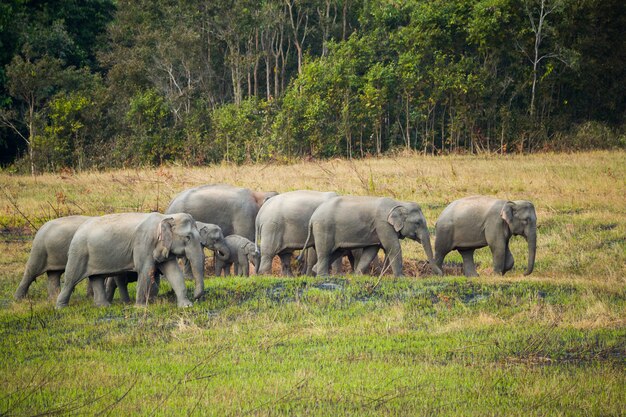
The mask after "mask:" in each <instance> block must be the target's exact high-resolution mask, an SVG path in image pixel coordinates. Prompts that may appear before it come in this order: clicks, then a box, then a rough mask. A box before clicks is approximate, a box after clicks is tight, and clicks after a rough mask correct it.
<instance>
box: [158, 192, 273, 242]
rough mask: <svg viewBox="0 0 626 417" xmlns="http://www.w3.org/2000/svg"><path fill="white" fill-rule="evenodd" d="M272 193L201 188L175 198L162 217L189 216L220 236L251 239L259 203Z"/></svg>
mask: <svg viewBox="0 0 626 417" xmlns="http://www.w3.org/2000/svg"><path fill="white" fill-rule="evenodd" d="M275 195H277V193H276V192H273V191H272V192H260V191H252V190H249V189H247V188H239V187H233V186H231V185H225V184H212V185H203V186H200V187H195V188H190V189H188V190H185V191H183V192H181V193H180V194H178V195H177V196H176V197H174V199H173V200H172V201H171V202H170V204H169V206H168V208H167V210H165V213H166V214H168V213H189V214H191V215H192V216H193V218H194V219H196V220H197V221H200V222H204V223H211V224H216V225H218V226H219V227H220V228H221V229H222V233H223V234H224V236H228V235H240V236H243V237H245V238H247V239H249V240H253V239H254V220H255V219H256V215H257V213H258V211H259V208H260V207H261V206H262V205H263V203H264V202H265V201H266V200H267V199H269V198H271V197H273V196H275Z"/></svg>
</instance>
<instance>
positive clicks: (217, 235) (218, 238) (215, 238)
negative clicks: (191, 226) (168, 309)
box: [105, 222, 230, 303]
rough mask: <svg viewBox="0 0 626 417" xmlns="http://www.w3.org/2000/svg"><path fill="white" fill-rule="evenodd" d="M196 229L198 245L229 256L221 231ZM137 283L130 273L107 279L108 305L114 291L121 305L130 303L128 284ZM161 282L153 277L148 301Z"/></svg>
mask: <svg viewBox="0 0 626 417" xmlns="http://www.w3.org/2000/svg"><path fill="white" fill-rule="evenodd" d="M196 227H197V228H198V232H199V233H200V243H201V244H202V247H203V248H207V249H210V250H212V251H215V252H216V253H219V254H221V255H222V256H227V257H228V256H230V248H229V247H228V245H227V244H226V241H225V239H224V235H223V234H222V229H220V227H219V226H217V225H215V224H208V223H202V222H196ZM135 281H137V274H136V273H133V272H130V273H128V274H126V275H117V276H115V277H112V278H107V280H106V282H105V292H106V299H107V301H108V302H109V303H110V302H112V301H113V296H114V295H115V289H116V288H119V290H120V300H121V301H122V302H123V303H130V296H129V295H128V283H130V282H135ZM160 281H161V277H160V274H156V275H155V279H154V285H152V286H151V288H150V290H149V295H148V300H153V299H154V298H155V297H156V296H157V294H158V293H159V284H160Z"/></svg>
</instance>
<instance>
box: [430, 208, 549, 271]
mask: <svg viewBox="0 0 626 417" xmlns="http://www.w3.org/2000/svg"><path fill="white" fill-rule="evenodd" d="M515 235H519V236H523V237H525V238H526V240H527V241H528V265H527V267H526V271H525V272H524V275H529V274H530V273H532V271H533V268H534V265H535V254H536V250H537V214H536V213H535V207H534V206H533V204H532V203H531V202H530V201H526V200H518V201H507V200H499V199H496V198H492V197H485V196H473V197H467V198H462V199H460V200H456V201H453V202H452V203H450V205H448V207H446V208H445V209H444V210H443V212H442V213H441V215H440V216H439V219H437V224H436V226H435V263H436V264H437V266H438V267H439V268H441V267H442V265H443V259H444V258H445V257H446V255H447V254H448V253H449V252H451V251H453V250H458V251H459V253H460V254H461V256H462V257H463V273H464V275H465V276H468V277H471V276H478V273H477V272H476V266H475V265H474V251H475V250H476V249H479V248H483V247H485V246H489V249H491V253H492V255H493V270H494V272H495V273H496V274H502V275H504V274H505V273H506V272H507V271H510V270H511V269H513V265H514V260H513V255H512V254H511V251H510V250H509V240H510V239H511V236H515Z"/></svg>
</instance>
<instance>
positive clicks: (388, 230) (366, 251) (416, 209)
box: [305, 196, 442, 276]
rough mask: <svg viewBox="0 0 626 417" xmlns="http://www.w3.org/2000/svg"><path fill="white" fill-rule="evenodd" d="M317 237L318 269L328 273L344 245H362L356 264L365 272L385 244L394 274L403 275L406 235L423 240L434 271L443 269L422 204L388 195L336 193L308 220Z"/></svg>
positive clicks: (351, 247)
mask: <svg viewBox="0 0 626 417" xmlns="http://www.w3.org/2000/svg"><path fill="white" fill-rule="evenodd" d="M311 234H312V236H313V237H314V239H315V251H316V252H317V258H318V259H317V266H316V269H317V273H318V274H319V275H328V273H329V267H330V264H331V263H332V261H333V260H334V258H335V257H337V256H340V255H341V254H343V253H344V250H345V249H357V248H362V249H363V253H362V255H361V258H360V259H359V262H358V264H357V266H356V268H355V272H356V273H363V272H364V270H365V268H366V267H367V266H368V265H369V264H370V263H371V262H372V260H373V259H374V257H375V256H376V255H377V253H378V250H379V249H380V248H382V249H383V250H384V251H385V254H386V257H387V259H388V260H389V263H390V264H391V269H392V271H393V274H394V275H395V276H401V275H402V249H401V247H400V239H404V238H406V237H408V238H410V239H413V240H415V241H417V242H419V243H421V244H422V245H423V247H424V251H425V252H426V256H427V257H428V261H429V262H430V264H431V266H432V268H433V271H434V272H435V273H437V274H439V275H441V274H442V272H441V270H440V269H439V268H438V267H437V266H436V265H435V264H434V262H433V253H432V249H431V246H430V234H429V233H428V225H427V223H426V218H425V217H424V214H423V213H422V210H421V208H420V206H419V205H417V204H416V203H412V202H402V201H396V200H394V199H391V198H387V197H356V196H340V197H334V198H332V199H330V200H328V201H326V202H324V203H322V204H320V206H319V207H318V208H317V209H316V210H315V212H314V213H313V215H312V216H311V220H310V221H309V237H307V243H306V244H305V247H307V246H308V245H310V235H311Z"/></svg>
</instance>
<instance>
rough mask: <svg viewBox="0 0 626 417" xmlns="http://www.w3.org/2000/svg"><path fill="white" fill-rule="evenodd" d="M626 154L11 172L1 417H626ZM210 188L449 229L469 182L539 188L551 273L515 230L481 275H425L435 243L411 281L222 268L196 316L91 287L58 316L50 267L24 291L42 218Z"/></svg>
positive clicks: (3, 261)
mask: <svg viewBox="0 0 626 417" xmlns="http://www.w3.org/2000/svg"><path fill="white" fill-rule="evenodd" d="M625 162H626V154H625V153H623V152H622V153H620V152H618V153H608V152H596V153H585V154H572V155H558V154H557V155H549V154H548V155H532V156H529V157H509V158H497V157H470V156H458V157H445V158H439V159H436V158H430V157H419V156H406V157H398V158H388V159H379V160H365V161H361V162H356V163H349V162H346V161H338V160H335V161H327V162H322V163H308V164H300V165H298V166H270V167H265V166H244V167H234V166H228V165H224V166H217V167H209V168H204V169H183V168H181V167H169V168H161V169H159V170H141V171H114V172H109V173H84V174H79V175H74V176H70V177H69V178H67V177H59V176H54V175H46V176H41V177H37V178H36V179H33V178H30V177H15V176H9V175H4V174H0V186H2V187H3V189H4V190H6V191H7V192H8V193H9V196H10V197H11V199H8V198H5V197H4V196H3V197H0V198H4V199H3V200H2V201H0V227H1V228H2V239H1V240H0V251H1V253H2V254H3V255H2V256H0V415H12V416H13V415H20V416H21V415H97V414H99V415H157V416H171V415H198V416H204V415H216V416H223V415H320V416H326V415H355V416H363V415H366V416H367V415H398V416H405V415H428V416H430V415H449V416H458V415H463V416H484V415H498V416H499V415H524V416H527V415H529V416H545V415H550V416H552V415H557V416H579V415H591V416H620V415H624V410H625V409H626V388H625V387H626V240H625V239H626V238H625V236H626V198H624V195H626V163H625ZM518 170H519V171H520V172H521V174H520V175H519V176H518V177H515V178H510V177H506V176H504V175H501V173H502V172H512V171H518ZM294 172H296V173H298V175H293V173H294ZM370 173H371V174H370ZM206 182H230V183H236V184H241V185H247V186H250V187H251V188H256V189H265V190H269V189H274V190H277V191H288V190H291V189H297V188H314V189H321V190H327V189H331V190H336V191H339V192H342V193H351V194H368V193H369V194H376V195H390V196H394V197H396V198H398V199H404V200H413V201H417V202H419V203H420V204H421V205H422V207H423V209H424V212H425V215H426V218H427V219H428V220H429V224H430V225H431V227H432V225H433V224H434V221H435V219H436V218H437V216H438V214H439V213H440V212H441V210H443V208H444V207H445V206H446V205H447V204H448V203H449V202H450V201H452V200H454V199H455V198H458V197H461V196H464V195H469V194H475V193H479V192H481V193H489V194H494V195H498V196H501V197H503V198H516V199H517V198H529V199H531V200H532V201H533V202H534V203H535V206H536V207H537V212H538V216H539V221H538V223H539V225H540V229H539V240H538V252H537V264H536V268H535V271H534V273H533V274H532V275H530V276H528V277H524V276H523V275H522V271H523V269H524V266H525V262H526V259H525V257H526V244H525V241H524V240H523V239H521V238H514V239H513V240H512V242H511V250H512V252H513V254H514V256H515V258H516V266H515V269H514V270H513V271H512V272H511V273H508V274H507V275H506V276H504V277H499V276H493V275H492V273H491V268H492V261H491V255H490V253H489V250H487V249H482V250H479V251H477V253H476V259H477V261H478V262H479V267H478V271H479V273H480V274H481V277H479V278H472V279H466V278H464V277H459V276H446V277H442V278H439V277H423V276H420V275H419V274H418V273H417V266H416V265H417V262H418V261H420V260H423V259H424V254H423V251H422V249H421V247H420V246H419V245H418V244H416V243H415V242H403V250H404V253H405V255H404V258H405V260H406V268H405V272H407V276H406V277H403V278H393V277H391V276H387V275H385V276H382V277H377V276H351V275H348V276H343V277H332V278H326V279H324V278H312V277H299V278H282V277H271V276H255V277H250V278H247V279H246V278H228V279H226V278H215V277H207V278H206V280H205V283H206V288H207V295H206V297H205V299H204V300H202V301H200V302H198V303H196V304H195V305H194V306H193V307H192V308H189V309H178V308H176V307H175V296H174V294H173V291H172V290H171V288H170V287H169V285H168V284H167V283H163V285H162V287H161V291H160V295H159V297H158V299H157V300H156V302H155V303H154V304H152V305H150V306H148V307H147V308H136V307H134V306H126V305H122V304H120V303H119V301H116V302H115V303H114V305H113V306H111V307H110V308H104V309H99V308H95V307H94V306H93V302H92V301H91V300H90V299H88V298H87V296H86V295H85V285H84V284H80V285H79V286H78V288H77V289H76V291H75V292H74V294H73V295H72V298H71V300H70V306H69V307H68V308H65V309H62V310H55V309H54V308H53V303H51V302H49V301H47V294H46V288H45V287H46V285H45V277H40V278H39V279H38V281H37V282H36V283H34V284H33V285H32V287H31V290H30V292H29V298H28V299H27V300H25V301H22V302H19V303H17V302H14V301H13V300H12V294H13V292H14V291H15V289H16V287H17V284H18V282H19V280H20V279H21V274H22V271H23V268H24V264H25V263H26V260H27V258H28V253H29V250H30V244H31V239H32V235H31V233H32V231H31V230H29V229H28V227H26V228H25V226H28V224H29V221H30V222H32V223H34V224H35V225H39V224H41V223H42V222H43V221H45V220H46V219H48V218H49V217H55V216H56V215H57V213H58V214H60V215H65V214H72V213H84V214H93V215H95V214H101V213H105V212H111V211H132V210H152V209H156V208H161V209H163V207H164V206H165V205H166V204H167V202H168V201H169V198H171V196H173V195H174V194H175V193H176V192H178V191H179V190H182V189H184V188H186V187H189V186H192V185H196V184H201V183H206ZM156 185H158V187H157V186H156ZM0 195H2V194H0ZM78 207H80V209H79V208H78ZM18 209H19V212H18ZM460 261H461V258H460V256H459V255H458V254H450V255H449V257H448V258H446V262H450V263H455V262H457V263H458V262H460ZM450 270H452V269H450ZM130 291H131V296H133V295H134V291H135V284H131V287H130ZM188 292H189V296H191V294H192V283H191V282H189V283H188Z"/></svg>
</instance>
